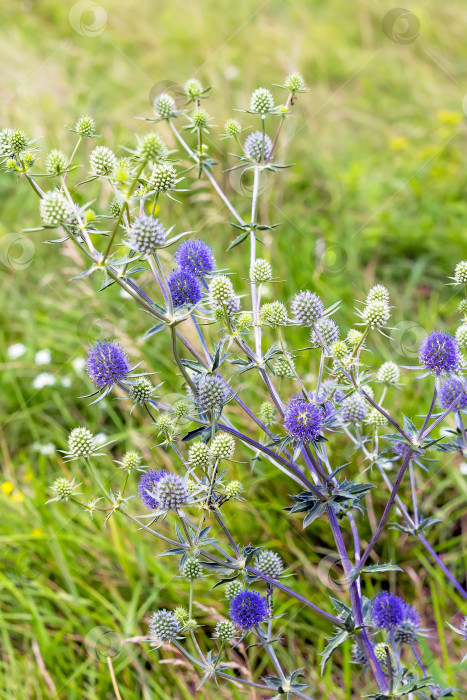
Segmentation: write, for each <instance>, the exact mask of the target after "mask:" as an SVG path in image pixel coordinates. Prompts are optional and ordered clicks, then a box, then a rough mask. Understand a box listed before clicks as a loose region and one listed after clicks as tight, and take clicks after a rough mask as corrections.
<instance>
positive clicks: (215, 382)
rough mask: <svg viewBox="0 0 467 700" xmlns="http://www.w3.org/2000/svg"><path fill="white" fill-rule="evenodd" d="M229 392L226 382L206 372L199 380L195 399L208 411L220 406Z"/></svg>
mask: <svg viewBox="0 0 467 700" xmlns="http://www.w3.org/2000/svg"><path fill="white" fill-rule="evenodd" d="M231 394H232V390H231V389H230V387H229V385H228V384H227V382H226V381H225V380H224V379H222V378H221V377H218V376H217V375H216V374H206V375H204V376H203V377H201V379H200V381H199V384H198V392H197V400H198V403H199V404H200V405H201V406H202V407H203V408H204V409H206V410H208V411H212V410H217V409H219V408H221V407H222V406H223V405H224V404H225V403H227V401H228V400H229V398H230V396H231Z"/></svg>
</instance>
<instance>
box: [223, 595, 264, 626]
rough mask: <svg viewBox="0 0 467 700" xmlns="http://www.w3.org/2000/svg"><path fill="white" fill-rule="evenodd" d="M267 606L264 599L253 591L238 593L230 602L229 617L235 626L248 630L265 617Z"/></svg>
mask: <svg viewBox="0 0 467 700" xmlns="http://www.w3.org/2000/svg"><path fill="white" fill-rule="evenodd" d="M267 611H268V606H267V603H266V599H265V598H263V596H261V595H259V593H255V592H254V591H242V592H241V593H238V594H237V595H236V596H235V597H234V598H233V599H232V602H231V603H230V610H229V613H230V617H231V620H232V622H233V623H234V624H236V625H237V627H241V628H242V629H244V630H249V629H251V628H252V627H254V626H255V625H258V624H259V623H260V622H262V620H264V618H265V617H266V614H267Z"/></svg>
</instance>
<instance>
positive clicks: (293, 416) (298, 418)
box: [284, 399, 324, 442]
mask: <svg viewBox="0 0 467 700" xmlns="http://www.w3.org/2000/svg"><path fill="white" fill-rule="evenodd" d="M284 425H285V428H286V430H287V432H288V433H289V435H291V437H292V438H294V440H300V441H302V442H309V441H310V440H316V439H317V437H318V436H319V434H320V432H321V430H322V429H323V425H324V417H323V412H322V411H321V409H320V408H319V407H318V406H316V405H314V404H312V403H309V402H308V401H305V400H302V399H298V400H292V401H290V402H289V404H288V405H287V407H286V409H285V417H284Z"/></svg>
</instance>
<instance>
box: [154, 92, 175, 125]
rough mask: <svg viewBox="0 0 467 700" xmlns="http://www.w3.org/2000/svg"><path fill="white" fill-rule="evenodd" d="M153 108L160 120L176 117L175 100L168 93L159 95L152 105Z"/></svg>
mask: <svg viewBox="0 0 467 700" xmlns="http://www.w3.org/2000/svg"><path fill="white" fill-rule="evenodd" d="M152 106H153V109H154V112H155V113H156V116H157V117H159V119H170V117H173V116H176V113H177V107H176V105H175V100H174V99H173V97H171V96H170V95H168V94H167V93H166V92H162V93H161V94H160V95H158V96H157V97H156V99H155V100H154V102H153V103H152Z"/></svg>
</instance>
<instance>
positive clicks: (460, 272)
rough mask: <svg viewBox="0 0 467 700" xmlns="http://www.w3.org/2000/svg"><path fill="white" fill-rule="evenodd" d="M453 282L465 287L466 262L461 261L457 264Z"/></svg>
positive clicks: (466, 278)
mask: <svg viewBox="0 0 467 700" xmlns="http://www.w3.org/2000/svg"><path fill="white" fill-rule="evenodd" d="M454 281H455V282H456V284H466V285H467V260H462V261H461V262H459V263H457V265H456V269H455V270H454Z"/></svg>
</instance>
